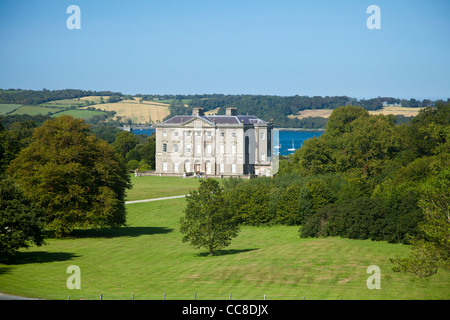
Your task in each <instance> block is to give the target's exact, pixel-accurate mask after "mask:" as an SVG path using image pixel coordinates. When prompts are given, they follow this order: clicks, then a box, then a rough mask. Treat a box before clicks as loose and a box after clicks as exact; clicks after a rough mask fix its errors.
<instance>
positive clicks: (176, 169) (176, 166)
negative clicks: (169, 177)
mask: <svg viewBox="0 0 450 320" xmlns="http://www.w3.org/2000/svg"><path fill="white" fill-rule="evenodd" d="M173 172H178V163H174V164H173Z"/></svg>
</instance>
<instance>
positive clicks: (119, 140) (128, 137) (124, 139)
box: [111, 131, 139, 160]
mask: <svg viewBox="0 0 450 320" xmlns="http://www.w3.org/2000/svg"><path fill="white" fill-rule="evenodd" d="M138 143H139V141H138V138H137V137H136V135H135V134H133V133H131V132H128V131H120V132H119V133H118V134H117V135H116V140H115V141H114V142H113V143H112V144H111V145H112V146H113V147H114V149H116V150H117V152H118V153H119V154H121V155H122V156H123V158H126V156H127V153H128V152H130V151H131V150H132V149H133V148H134V147H135V146H136V145H137V144H138ZM130 160H131V159H130Z"/></svg>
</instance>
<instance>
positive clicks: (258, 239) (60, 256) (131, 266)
mask: <svg viewBox="0 0 450 320" xmlns="http://www.w3.org/2000/svg"><path fill="white" fill-rule="evenodd" d="M143 178H149V179H147V180H145V179H143ZM150 178H151V179H150ZM157 178H159V180H160V181H158V179H157ZM133 179H134V177H133ZM136 179H141V180H139V182H136V183H135V186H136V188H137V190H141V191H139V192H137V193H136V194H134V191H133V192H130V196H133V197H136V198H138V197H141V196H143V197H147V196H148V197H157V196H160V194H159V193H157V192H156V189H159V188H161V187H164V186H165V185H171V186H172V187H170V186H166V188H167V192H168V193H170V192H173V194H174V195H175V194H177V192H178V191H181V190H182V189H181V187H182V185H186V187H185V189H184V190H188V189H189V188H188V186H187V184H188V183H194V182H195V181H196V180H195V179H183V178H174V179H178V181H177V180H174V179H169V178H167V177H162V178H161V177H140V178H136ZM146 182H149V183H151V186H153V188H154V189H155V192H153V191H152V188H149V189H147V190H148V193H145V192H143V190H145V188H144V185H145V183H146ZM197 183H198V181H197ZM192 186H194V185H192ZM166 195H168V194H166ZM185 203H186V202H185V199H172V200H163V201H154V202H145V203H134V204H128V205H127V211H128V225H127V226H126V227H122V228H116V229H107V230H103V231H95V230H77V231H75V232H74V233H73V235H72V236H71V237H70V238H66V239H48V240H47V242H48V244H47V245H46V246H43V247H32V248H30V249H28V250H21V252H20V253H19V255H18V257H17V260H15V261H11V262H10V263H8V264H0V292H4V293H10V294H16V295H23V296H30V297H41V298H46V299H67V297H68V296H70V298H71V299H98V298H99V295H100V294H102V295H103V299H131V297H132V294H133V293H134V294H135V299H162V298H163V296H164V294H165V297H166V299H193V298H194V294H196V298H197V299H228V298H229V294H230V293H231V295H232V299H263V297H264V295H266V297H267V299H303V297H305V299H341V298H342V299H344V300H345V299H449V298H450V290H449V288H450V286H449V285H450V272H443V271H439V272H438V273H437V274H436V275H435V276H432V277H429V278H424V279H419V278H416V277H414V276H412V275H407V274H398V273H393V272H392V271H391V267H392V264H391V263H390V261H389V258H390V257H395V256H396V255H402V256H403V255H406V254H407V253H408V252H409V250H408V247H407V246H402V245H399V244H388V243H386V242H373V241H367V240H349V239H341V238H326V239H300V238H299V237H298V227H285V226H274V227H248V226H247V227H242V229H241V232H240V234H239V236H238V237H237V238H236V239H234V240H233V241H232V243H231V245H230V246H229V247H227V248H226V249H225V250H223V251H221V252H219V253H218V254H217V255H216V256H213V257H209V256H207V255H206V254H205V253H206V251H205V250H203V249H195V248H193V247H192V246H190V245H189V244H187V243H182V241H181V237H182V235H181V234H180V233H179V225H178V220H179V218H180V217H181V215H182V211H183V208H184V206H185ZM70 265H77V266H79V267H80V270H81V289H79V290H77V289H74V290H69V289H68V288H67V287H66V281H67V278H68V277H69V274H67V273H66V270H67V267H68V266H70ZM371 265H377V266H378V267H380V270H381V289H379V290H377V289H373V290H369V289H368V288H367V285H366V280H367V279H368V277H369V276H370V274H367V273H366V271H367V267H369V266H371Z"/></svg>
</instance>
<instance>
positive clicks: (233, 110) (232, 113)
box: [225, 108, 237, 116]
mask: <svg viewBox="0 0 450 320" xmlns="http://www.w3.org/2000/svg"><path fill="white" fill-rule="evenodd" d="M225 115H226V116H237V109H236V108H227V110H226V111H225Z"/></svg>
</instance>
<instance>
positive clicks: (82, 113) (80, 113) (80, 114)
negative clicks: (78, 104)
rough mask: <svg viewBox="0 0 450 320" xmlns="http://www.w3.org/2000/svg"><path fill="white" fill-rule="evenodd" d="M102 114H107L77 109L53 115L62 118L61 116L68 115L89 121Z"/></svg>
mask: <svg viewBox="0 0 450 320" xmlns="http://www.w3.org/2000/svg"><path fill="white" fill-rule="evenodd" d="M102 114H105V113H104V112H102V111H91V110H80V109H76V110H67V111H63V112H59V113H56V114H54V115H52V117H60V116H64V115H68V116H72V117H74V118H81V119H83V120H87V119H90V118H92V117H94V116H99V115H102Z"/></svg>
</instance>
